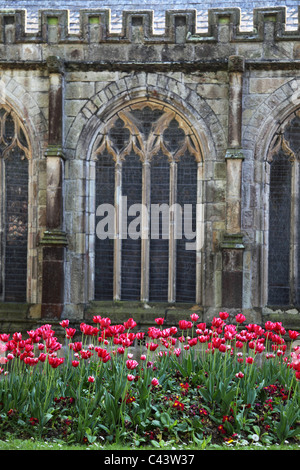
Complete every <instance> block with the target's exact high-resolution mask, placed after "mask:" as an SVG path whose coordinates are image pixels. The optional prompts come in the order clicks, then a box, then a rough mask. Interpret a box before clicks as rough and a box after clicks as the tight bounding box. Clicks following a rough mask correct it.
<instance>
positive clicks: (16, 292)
mask: <svg viewBox="0 0 300 470" xmlns="http://www.w3.org/2000/svg"><path fill="white" fill-rule="evenodd" d="M0 135H1V144H0V159H1V161H0V164H1V171H2V175H3V176H2V177H3V179H2V182H3V191H2V207H1V212H2V213H1V226H2V227H1V232H2V238H1V289H0V290H1V298H2V300H4V301H7V302H24V301H26V291H27V241H28V158H27V157H28V144H27V141H26V137H25V134H24V131H23V129H22V128H21V126H20V123H19V121H18V119H17V117H16V116H15V115H14V113H13V112H10V111H8V110H7V109H6V108H1V110H0Z"/></svg>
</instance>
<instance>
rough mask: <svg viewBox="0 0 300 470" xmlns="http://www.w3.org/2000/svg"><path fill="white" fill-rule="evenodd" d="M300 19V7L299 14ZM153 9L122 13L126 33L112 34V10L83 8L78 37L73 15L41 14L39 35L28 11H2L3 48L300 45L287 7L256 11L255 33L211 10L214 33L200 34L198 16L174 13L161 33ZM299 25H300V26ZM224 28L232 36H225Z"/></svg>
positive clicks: (233, 16)
mask: <svg viewBox="0 0 300 470" xmlns="http://www.w3.org/2000/svg"><path fill="white" fill-rule="evenodd" d="M298 18H300V7H299V9H298ZM153 20H154V13H153V11H152V10H135V11H123V12H122V30H121V32H120V33H112V32H111V13H110V10H109V9H99V10H98V9H95V10H90V9H83V10H80V15H79V32H78V34H74V33H70V19H69V11H68V10H55V9H54V10H53V9H51V10H40V11H39V14H38V31H37V32H36V33H32V32H28V31H27V30H26V10H0V44H1V43H2V44H14V43H45V44H47V43H48V44H60V43H70V44H76V43H82V44H89V43H92V44H95V43H117V42H118V43H119V42H121V43H146V44H157V43H169V44H172V43H174V44H183V43H186V44H188V43H218V42H225V41H227V42H230V43H234V42H245V41H246V42H249V41H250V42H263V41H266V40H268V41H270V40H273V41H289V40H293V41H297V40H300V27H299V26H298V29H297V30H290V29H288V28H287V23H286V8H285V7H274V8H270V7H268V8H255V9H254V10H253V24H252V29H250V30H249V31H242V30H241V27H240V26H241V12H240V9H239V8H224V9H211V10H208V29H207V32H205V33H201V34H200V33H198V32H197V11H196V10H193V9H191V10H190V9H188V10H168V11H166V12H165V31H164V33H163V34H155V33H154V28H153V23H154V22H153ZM299 23H300V22H299V20H298V25H299ZM224 28H226V31H227V34H225V35H224V31H223V30H224Z"/></svg>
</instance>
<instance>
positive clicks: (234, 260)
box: [222, 56, 244, 308]
mask: <svg viewBox="0 0 300 470" xmlns="http://www.w3.org/2000/svg"><path fill="white" fill-rule="evenodd" d="M243 72H244V58H243V57H240V56H231V57H229V60H228V74H229V111H228V144H227V151H226V155H225V160H226V175H227V192H226V233H225V234H224V239H223V243H222V249H223V252H222V265H223V266H222V304H223V306H224V307H229V308H230V307H236V308H241V307H242V298H243V296H242V291H243V248H244V246H243V236H242V234H241V187H242V163H243V159H244V156H243V151H242V132H241V130H242V98H243Z"/></svg>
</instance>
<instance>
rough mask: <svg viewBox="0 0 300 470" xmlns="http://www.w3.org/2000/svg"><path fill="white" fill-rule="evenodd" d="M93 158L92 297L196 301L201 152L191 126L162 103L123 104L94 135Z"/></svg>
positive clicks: (198, 288)
mask: <svg viewBox="0 0 300 470" xmlns="http://www.w3.org/2000/svg"><path fill="white" fill-rule="evenodd" d="M93 159H94V160H95V161H96V201H95V204H96V225H97V230H96V234H97V236H96V242H95V279H94V286H95V299H96V300H113V299H114V300H141V301H150V302H197V301H199V290H200V287H199V283H200V279H199V266H198V264H199V256H198V258H197V249H198V251H199V237H200V233H199V225H198V228H197V223H196V211H197V204H198V203H199V202H200V199H199V195H200V194H201V190H199V184H200V182H199V179H200V178H202V176H201V171H202V157H201V152H200V148H199V144H198V141H197V138H196V136H195V134H194V132H193V130H192V128H191V126H190V125H189V124H188V122H187V121H186V120H185V119H184V118H182V116H181V115H180V114H179V113H177V112H176V111H175V110H174V109H173V108H170V107H168V106H165V105H159V104H157V103H154V102H151V101H143V102H139V103H135V104H131V105H128V106H126V107H124V108H123V109H121V110H120V111H119V112H117V113H116V114H115V115H114V116H113V117H111V118H110V120H109V121H108V122H107V123H106V125H105V126H104V127H103V129H102V130H101V132H100V133H99V135H98V136H97V139H96V141H95V145H94V151H93ZM197 230H198V232H197ZM197 240H198V244H197ZM197 263H198V264H197ZM197 286H198V287H197Z"/></svg>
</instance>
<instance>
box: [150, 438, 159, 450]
mask: <svg viewBox="0 0 300 470" xmlns="http://www.w3.org/2000/svg"><path fill="white" fill-rule="evenodd" d="M151 444H152V445H153V447H156V448H157V449H160V445H159V443H158V442H157V441H155V440H152V441H151Z"/></svg>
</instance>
